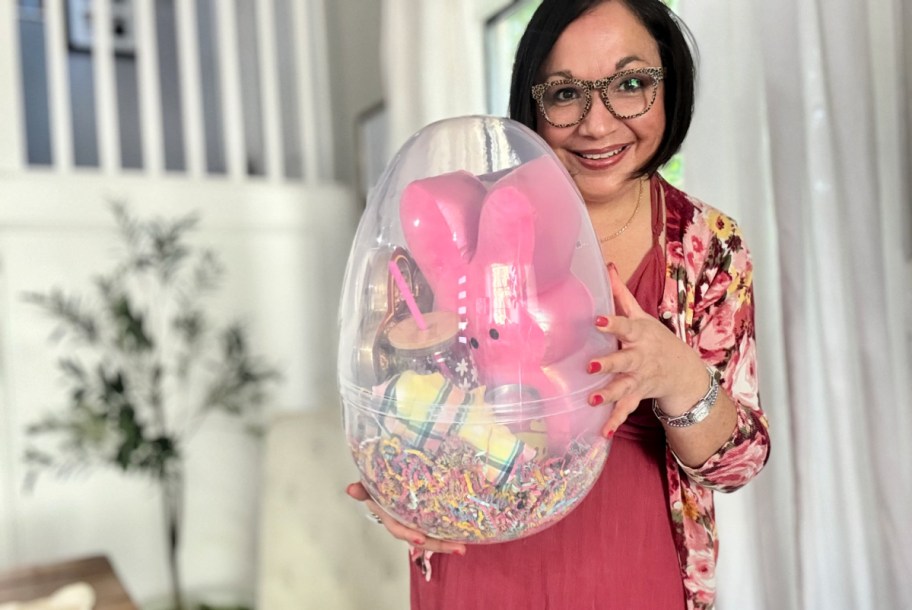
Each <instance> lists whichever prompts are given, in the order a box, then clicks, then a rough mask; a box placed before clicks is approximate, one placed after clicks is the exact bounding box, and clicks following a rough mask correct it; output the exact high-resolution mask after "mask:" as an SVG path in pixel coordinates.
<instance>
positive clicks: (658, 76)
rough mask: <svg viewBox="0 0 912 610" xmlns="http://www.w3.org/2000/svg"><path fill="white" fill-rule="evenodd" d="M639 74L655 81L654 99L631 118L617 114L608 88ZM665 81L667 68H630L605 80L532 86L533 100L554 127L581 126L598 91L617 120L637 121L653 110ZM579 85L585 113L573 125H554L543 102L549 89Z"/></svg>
mask: <svg viewBox="0 0 912 610" xmlns="http://www.w3.org/2000/svg"><path fill="white" fill-rule="evenodd" d="M637 72H640V73H642V72H645V73H646V74H648V75H650V76H651V77H653V78H654V79H655V85H653V87H652V99H651V100H649V104H647V105H646V108H645V109H644V110H643V111H642V112H638V113H636V114H631V115H629V116H621V115H619V114H618V113H617V112H615V110H614V108H612V107H611V102H610V101H609V100H608V93H607V92H608V86H609V85H610V84H611V83H612V82H614V81H615V80H616V79H617V78H619V77H622V76H627V75H630V74H636V73H637ZM664 79H665V68H658V67H649V68H628V69H626V70H621V71H620V72H615V73H614V74H612V75H611V76H606V77H605V78H600V79H598V80H583V79H581V78H563V79H560V80H552V81H548V82H545V83H539V84H537V85H532V99H534V100H535V101H536V102H537V103H538V109H539V110H541V113H542V117H544V119H545V120H546V121H548V124H549V125H551V126H552V127H557V128H562V127H573V126H574V125H579V124H580V123H582V122H583V119H585V118H586V116H588V114H589V111H590V110H591V109H592V90H593V89H598V92H599V97H600V98H601V100H602V103H603V104H605V107H606V108H607V109H608V112H610V113H611V115H612V116H614V117H615V118H616V119H619V120H621V121H626V120H629V119H635V118H637V117H641V116H643V115H644V114H646V113H647V112H649V111H650V109H652V106H653V104H655V101H656V96H657V95H658V92H659V83H660V82H662V81H663V80H664ZM571 84H572V85H577V86H579V87H582V88H584V89H585V90H586V107H585V108H583V112H582V114H581V115H580V118H578V119H577V120H576V121H574V122H573V123H554V122H553V121H551V119H549V118H548V113H547V112H546V111H545V102H544V100H543V98H544V96H545V91H546V90H547V89H548V88H549V87H553V86H555V85H571Z"/></svg>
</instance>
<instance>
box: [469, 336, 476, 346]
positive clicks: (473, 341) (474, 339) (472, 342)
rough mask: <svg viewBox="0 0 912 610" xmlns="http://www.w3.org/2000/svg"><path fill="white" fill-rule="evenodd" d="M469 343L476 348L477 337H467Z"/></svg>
mask: <svg viewBox="0 0 912 610" xmlns="http://www.w3.org/2000/svg"><path fill="white" fill-rule="evenodd" d="M469 345H471V346H472V347H473V348H474V349H478V339H476V338H475V337H472V338H471V339H469Z"/></svg>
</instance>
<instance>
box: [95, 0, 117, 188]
mask: <svg viewBox="0 0 912 610" xmlns="http://www.w3.org/2000/svg"><path fill="white" fill-rule="evenodd" d="M99 24H100V25H101V27H99ZM110 24H111V4H110V0H93V2H92V71H93V73H94V78H95V121H96V124H97V126H98V166H99V168H100V169H101V171H102V172H104V173H115V172H117V171H118V170H119V169H120V167H121V157H120V137H119V133H120V129H119V127H120V124H119V121H118V108H117V83H116V81H115V75H114V49H113V40H112V36H111V33H112V28H111V26H110Z"/></svg>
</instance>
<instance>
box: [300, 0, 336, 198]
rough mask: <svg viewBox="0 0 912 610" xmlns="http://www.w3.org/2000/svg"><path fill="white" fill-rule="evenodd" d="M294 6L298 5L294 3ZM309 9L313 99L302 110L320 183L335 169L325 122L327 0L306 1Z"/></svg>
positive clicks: (327, 95)
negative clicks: (312, 126)
mask: <svg viewBox="0 0 912 610" xmlns="http://www.w3.org/2000/svg"><path fill="white" fill-rule="evenodd" d="M295 4H298V3H297V2H295ZM304 4H306V5H307V6H308V7H309V8H310V19H309V22H310V37H309V40H310V41H311V42H310V53H311V57H310V61H311V65H312V66H313V68H312V71H313V80H314V88H313V91H312V96H311V98H310V99H309V100H308V103H307V104H308V105H307V106H305V107H304V108H305V111H306V112H307V114H308V116H310V118H311V121H314V122H315V123H316V129H315V130H314V133H313V136H312V137H313V140H314V147H315V152H314V154H313V155H312V156H314V157H316V163H317V173H316V174H315V175H314V178H315V179H317V180H319V181H321V182H322V181H324V180H332V179H333V173H334V172H333V167H334V166H335V163H334V159H335V146H334V145H333V134H332V125H331V121H329V120H328V118H329V114H330V113H329V112H328V111H327V110H324V109H328V108H330V107H331V106H332V99H331V98H330V93H329V92H330V86H329V79H330V74H329V61H328V60H327V59H326V58H327V57H329V43H328V41H327V39H326V33H327V32H328V31H329V27H328V25H327V21H326V0H310V1H309V2H305V3H304Z"/></svg>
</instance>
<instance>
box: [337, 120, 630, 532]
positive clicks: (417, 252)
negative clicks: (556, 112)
mask: <svg viewBox="0 0 912 610" xmlns="http://www.w3.org/2000/svg"><path fill="white" fill-rule="evenodd" d="M613 311H614V308H613V301H612V299H611V292H610V289H609V284H608V276H607V270H606V268H605V264H604V261H603V258H602V254H601V248H600V244H599V242H598V239H597V238H596V235H595V232H594V231H593V229H592V225H591V223H590V221H589V216H588V214H587V212H586V206H585V204H584V202H583V199H582V197H581V195H580V193H579V191H578V190H577V188H576V185H575V184H574V182H573V180H572V179H571V178H570V176H569V174H568V173H567V171H566V170H565V169H564V167H563V165H562V164H561V163H560V161H559V160H558V159H557V157H556V156H555V155H554V153H553V151H552V150H551V149H550V148H549V147H548V145H547V144H546V143H545V142H544V141H543V140H542V139H541V138H540V137H539V136H538V135H537V134H536V133H534V132H533V131H531V130H529V129H528V128H526V127H525V126H523V125H521V124H520V123H517V122H515V121H511V120H508V119H502V118H495V117H488V116H467V117H459V118H454V119H447V120H444V121H439V122H436V123H433V124H431V125H429V126H427V127H425V128H424V129H422V130H421V131H419V132H418V133H416V134H415V135H414V136H412V137H411V138H410V139H409V140H408V141H407V142H406V143H405V145H404V146H403V147H402V149H401V150H400V151H399V152H398V154H397V155H396V156H395V157H394V158H393V160H392V161H391V162H390V164H389V165H388V167H387V168H386V170H385V172H384V174H383V175H382V177H381V179H380V181H379V183H378V184H377V186H376V187H374V188H373V189H372V190H371V192H370V195H369V197H368V201H367V207H366V209H365V211H364V213H363V215H362V218H361V221H360V224H359V226H358V230H357V233H356V235H355V239H354V242H353V244H352V248H351V252H350V255H349V260H348V266H347V269H346V274H345V279H344V283H343V292H342V298H341V307H340V318H339V319H340V324H339V351H338V355H339V360H338V387H339V392H340V394H341V399H342V405H343V419H344V429H345V434H346V437H347V441H348V444H349V446H350V448H351V453H352V456H353V458H354V461H355V464H356V466H357V468H358V471H359V473H360V476H361V481H362V483H363V484H364V486H365V487H366V489H367V490H368V492H369V493H370V495H371V496H372V498H373V499H374V500H375V501H376V502H377V503H378V504H379V505H380V506H381V507H382V508H383V509H384V510H385V511H387V512H388V513H389V514H391V515H392V516H394V517H395V518H396V519H398V520H399V521H401V522H402V523H403V524H405V525H407V526H409V527H412V528H416V529H418V530H420V531H422V532H424V533H425V534H427V535H428V536H432V537H435V538H439V539H444V540H452V541H459V542H465V543H495V542H504V541H508V540H514V539H517V538H521V537H524V536H528V535H530V534H533V533H535V532H537V531H540V530H542V529H543V528H545V527H548V526H549V525H551V524H553V523H556V522H557V521H558V520H559V519H561V518H562V517H564V516H565V515H567V514H568V513H569V512H570V511H571V510H573V508H574V507H575V506H577V505H578V504H579V502H580V501H581V500H582V499H583V498H584V497H585V496H586V494H587V493H588V491H589V490H590V489H591V487H592V485H593V483H594V482H595V481H596V479H597V478H598V476H599V474H600V472H601V470H602V468H603V466H604V463H605V460H606V458H607V456H608V452H609V447H610V444H609V442H608V441H607V440H606V439H605V438H603V436H602V435H601V430H602V427H603V426H604V424H605V422H606V420H607V418H608V416H609V415H610V413H611V409H612V408H613V405H610V404H609V405H599V406H597V407H592V406H590V405H589V404H588V396H589V394H590V393H592V392H593V391H595V390H596V389H598V388H600V387H602V386H603V385H604V384H606V383H607V382H608V381H609V379H610V378H609V377H608V376H605V375H603V374H594V375H592V374H589V373H587V370H586V369H587V364H588V362H589V361H590V360H591V359H592V358H594V357H597V356H603V355H606V354H610V353H611V352H613V351H614V350H616V349H617V341H616V339H615V338H614V337H612V336H611V335H607V334H605V333H602V332H600V331H599V330H598V329H597V328H596V327H595V318H596V316H597V315H610V314H612V313H613Z"/></svg>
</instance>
